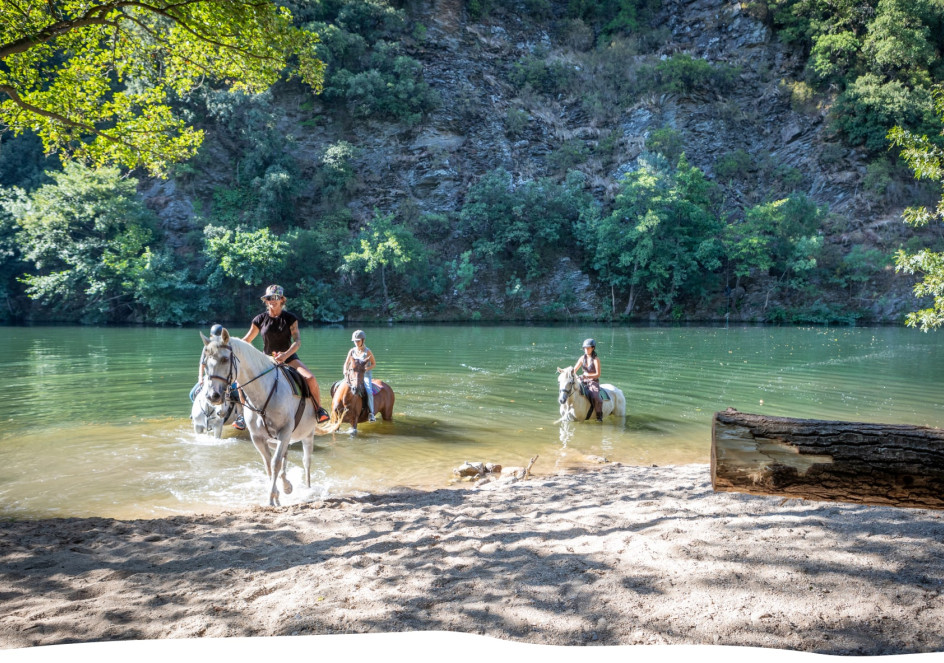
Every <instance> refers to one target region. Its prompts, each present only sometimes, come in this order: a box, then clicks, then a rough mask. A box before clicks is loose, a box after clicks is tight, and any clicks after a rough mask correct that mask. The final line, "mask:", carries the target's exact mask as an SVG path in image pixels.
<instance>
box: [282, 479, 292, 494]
mask: <svg viewBox="0 0 944 663" xmlns="http://www.w3.org/2000/svg"><path fill="white" fill-rule="evenodd" d="M282 492H283V493H285V494H286V495H291V494H292V483H291V482H290V481H289V480H288V479H282Z"/></svg>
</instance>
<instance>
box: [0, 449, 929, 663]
mask: <svg viewBox="0 0 944 663" xmlns="http://www.w3.org/2000/svg"><path fill="white" fill-rule="evenodd" d="M942 592H944V512H941V511H931V510H920V509H894V508H889V507H871V506H860V505H851V504H838V503H825V502H809V501H803V500H784V499H782V498H774V497H757V496H748V495H738V494H730V493H714V492H713V491H712V490H711V485H710V477H709V472H708V467H707V466H706V465H686V466H678V467H659V468H655V467H652V468H643V467H634V466H623V465H619V464H610V465H605V466H601V467H600V468H599V469H594V470H590V471H580V472H573V473H569V474H560V475H554V476H536V477H532V478H531V479H529V480H527V481H521V482H518V483H514V484H511V485H502V484H496V483H493V484H487V485H485V486H483V487H481V488H478V489H476V488H472V487H471V486H468V485H465V486H462V487H460V488H455V489H444V490H435V491H428V492H420V491H400V492H396V491H395V492H391V493H389V494H384V495H373V496H368V497H364V498H356V499H335V500H327V501H324V502H316V503H311V504H302V505H296V506H291V507H285V508H280V509H271V508H268V507H255V508H247V509H241V510H235V511H229V512H224V513H222V514H213V515H199V516H180V517H173V518H165V519H156V520H135V521H119V520H110V519H101V518H81V519H54V520H41V521H24V522H10V523H3V524H0V597H2V601H0V608H2V609H0V647H3V648H23V647H32V646H36V645H51V644H63V643H85V642H101V641H117V640H129V639H130V640H141V639H160V638H217V637H258V636H283V635H284V636H291V635H310V634H339V633H346V634H352V633H389V632H402V631H410V632H419V631H448V632H458V633H465V634H480V635H486V636H491V637H493V638H497V639H500V640H505V641H511V642H515V643H534V644H545V645H565V646H581V645H634V644H647V645H665V644H671V645H737V646H747V647H766V648H776V649H783V650H796V651H804V652H817V653H827V654H859V655H862V654H868V655H877V654H905V653H916V652H941V651H944V628H942V627H941V624H944V597H942ZM443 656H448V652H443Z"/></svg>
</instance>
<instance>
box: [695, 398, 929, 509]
mask: <svg viewBox="0 0 944 663" xmlns="http://www.w3.org/2000/svg"><path fill="white" fill-rule="evenodd" d="M711 485H712V487H713V488H714V489H715V490H716V491H723V492H740V493H752V494H755V495H782V496H784V497H799V498H805V499H813V500H836V501H842V502H858V503H862V504H879V505H890V506H899V507H914V508H922V509H944V430H941V429H939V428H927V427H923V426H908V425H904V424H901V425H899V424H870V423H854V422H846V421H816V420H813V419H790V418H787V417H766V416H763V415H759V414H742V413H741V412H738V411H737V410H734V409H732V408H728V409H727V410H726V411H725V412H716V413H715V416H714V420H713V423H712V428H711Z"/></svg>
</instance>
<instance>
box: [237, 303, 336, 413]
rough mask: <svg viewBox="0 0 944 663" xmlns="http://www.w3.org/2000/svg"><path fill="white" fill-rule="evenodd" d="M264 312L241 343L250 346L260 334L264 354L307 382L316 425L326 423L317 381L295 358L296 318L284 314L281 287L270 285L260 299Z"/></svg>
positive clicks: (297, 341) (286, 313) (256, 318)
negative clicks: (263, 304)
mask: <svg viewBox="0 0 944 663" xmlns="http://www.w3.org/2000/svg"><path fill="white" fill-rule="evenodd" d="M262 301H263V302H264V303H265V306H266V312H265V313H260V314H259V315H257V316H256V317H255V318H253V319H252V324H251V325H250V327H249V331H248V332H246V335H245V336H243V340H244V341H246V342H249V343H251V342H252V339H254V338H255V337H256V336H257V335H259V333H262V345H263V351H264V352H265V353H266V354H267V355H269V356H271V357H273V358H275V360H276V361H277V362H279V363H282V364H288V365H289V366H291V367H292V368H294V369H295V370H296V371H298V372H299V374H301V376H302V377H303V378H305V381H306V382H308V388H309V390H310V391H311V395H312V397H313V398H314V399H315V410H316V411H317V412H318V422H319V423H322V422H325V421H327V420H328V418H329V417H328V413H327V411H326V410H325V409H324V408H323V407H321V390H320V389H319V388H318V380H316V379H315V376H314V374H313V373H312V372H311V371H310V370H308V367H307V366H305V364H303V363H302V362H301V360H300V359H299V358H298V354H297V353H298V349H299V348H300V347H301V339H300V338H299V333H298V317H297V316H295V315H294V314H293V313H290V312H288V311H286V310H285V309H284V308H283V306H285V293H284V291H283V290H282V286H280V285H270V286H269V287H268V288H266V293H265V295H263V296H262Z"/></svg>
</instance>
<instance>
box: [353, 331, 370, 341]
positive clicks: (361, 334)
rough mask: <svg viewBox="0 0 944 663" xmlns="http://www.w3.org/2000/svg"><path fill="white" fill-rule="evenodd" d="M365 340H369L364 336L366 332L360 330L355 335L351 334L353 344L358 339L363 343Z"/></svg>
mask: <svg viewBox="0 0 944 663" xmlns="http://www.w3.org/2000/svg"><path fill="white" fill-rule="evenodd" d="M365 338H367V336H366V334H364V332H362V331H361V330H360V329H358V330H357V331H356V332H354V333H353V334H351V342H352V343H353V342H354V341H356V340H358V339H360V340H362V341H363V340H364V339H365Z"/></svg>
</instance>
